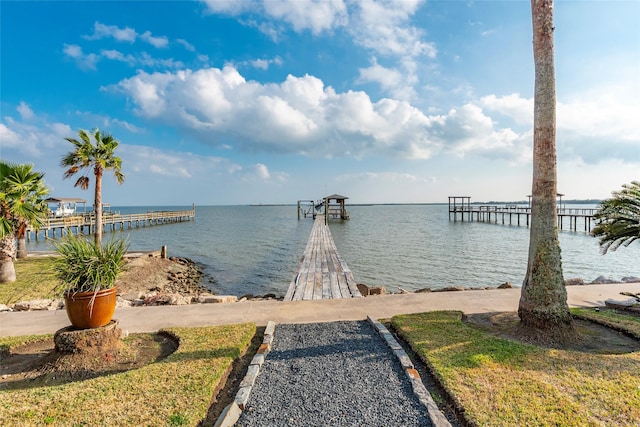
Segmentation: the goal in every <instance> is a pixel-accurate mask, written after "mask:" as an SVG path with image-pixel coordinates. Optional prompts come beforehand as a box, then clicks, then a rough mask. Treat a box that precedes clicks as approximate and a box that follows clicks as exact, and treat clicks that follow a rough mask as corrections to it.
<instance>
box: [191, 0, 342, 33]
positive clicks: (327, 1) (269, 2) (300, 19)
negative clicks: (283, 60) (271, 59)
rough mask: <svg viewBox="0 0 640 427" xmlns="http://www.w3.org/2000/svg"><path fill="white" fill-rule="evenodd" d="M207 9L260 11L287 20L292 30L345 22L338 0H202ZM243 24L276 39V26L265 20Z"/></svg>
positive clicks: (314, 30)
mask: <svg viewBox="0 0 640 427" xmlns="http://www.w3.org/2000/svg"><path fill="white" fill-rule="evenodd" d="M204 3H205V4H206V5H207V9H208V11H209V12H211V13H220V14H227V15H231V16H237V15H240V14H243V13H251V14H256V13H262V14H264V15H265V16H266V17H268V18H270V19H277V20H281V21H283V22H286V23H287V24H289V25H291V27H292V28H293V29H294V30H295V31H296V32H302V31H305V30H309V31H311V33H313V34H320V33H321V32H323V31H327V30H330V29H332V28H334V27H335V26H339V25H345V23H346V20H347V7H346V5H345V4H344V2H343V1H342V0H308V1H300V0H262V1H218V0H204ZM245 24H246V25H250V26H254V27H256V28H259V29H260V30H261V31H262V32H263V33H265V34H268V35H270V37H271V38H273V39H274V40H276V39H277V32H278V30H277V29H276V28H275V27H274V26H273V25H272V24H269V23H257V22H256V21H254V20H248V21H245Z"/></svg>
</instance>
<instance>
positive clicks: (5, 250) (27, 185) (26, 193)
mask: <svg viewBox="0 0 640 427" xmlns="http://www.w3.org/2000/svg"><path fill="white" fill-rule="evenodd" d="M48 192H49V191H48V189H47V187H46V186H45V183H44V174H43V173H40V172H34V171H33V165H30V164H20V165H17V164H13V163H8V162H5V161H1V160H0V283H8V282H13V281H15V280H16V270H15V266H14V264H13V260H14V259H15V258H16V256H17V255H22V256H18V257H19V258H23V257H26V244H25V234H26V229H27V227H28V226H35V227H38V226H40V225H41V224H42V223H43V221H44V220H45V219H46V217H47V213H48V211H49V208H48V206H47V204H46V202H45V201H44V197H45V196H46V195H47V193H48ZM16 238H18V249H17V250H16V244H15V242H16ZM20 242H22V243H20Z"/></svg>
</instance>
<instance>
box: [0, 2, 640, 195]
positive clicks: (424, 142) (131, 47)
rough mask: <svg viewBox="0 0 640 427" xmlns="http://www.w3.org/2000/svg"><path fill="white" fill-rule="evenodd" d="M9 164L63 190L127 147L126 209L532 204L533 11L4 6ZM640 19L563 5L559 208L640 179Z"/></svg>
mask: <svg viewBox="0 0 640 427" xmlns="http://www.w3.org/2000/svg"><path fill="white" fill-rule="evenodd" d="M0 19H1V30H0V31H1V34H0V37H1V40H0V43H1V45H0V48H1V50H0V61H1V62H0V144H1V148H0V150H1V151H0V155H1V157H2V159H4V160H9V161H12V162H17V163H25V162H29V163H33V164H34V165H35V168H36V169H37V170H40V171H43V172H45V174H46V175H45V178H46V181H47V183H48V185H49V186H50V187H51V194H52V195H54V196H58V197H84V198H86V199H87V200H89V201H92V200H93V196H92V192H91V191H87V192H83V191H81V190H79V189H76V188H73V183H74V180H63V179H62V174H63V169H62V168H61V167H60V165H59V163H60V159H61V158H62V156H63V155H64V154H66V153H67V152H68V151H69V150H70V148H71V144H69V143H68V142H67V141H65V139H64V138H65V137H75V136H77V131H78V129H86V130H91V129H93V128H96V127H97V128H99V129H100V130H101V131H103V132H108V133H111V134H113V135H114V136H115V137H116V138H117V139H118V140H119V141H120V142H121V145H120V147H119V148H118V155H119V156H120V157H121V158H122V160H123V172H124V173H125V175H126V180H125V183H124V184H123V185H121V186H118V185H117V184H116V183H115V180H114V179H112V175H111V174H108V175H106V178H105V183H104V192H103V199H104V201H105V202H108V203H111V204H112V205H190V204H191V203H196V204H197V205H226V204H254V203H265V204H266V203H295V202H296V201H297V200H299V199H303V200H306V199H317V198H320V197H322V196H324V195H327V194H332V193H339V194H343V195H346V196H348V197H350V202H352V203H385V202H388V203H391V202H392V203H422V202H446V201H447V196H449V195H465V196H471V198H472V200H476V201H481V200H523V199H526V195H527V194H530V192H531V174H532V173H531V152H532V121H533V112H532V111H533V85H534V72H533V54H532V45H531V40H532V35H531V32H532V31H531V12H530V3H529V2H528V1H419V0H406V1H405V0H399V1H398V0H395V1H380V2H374V1H361V0H353V1H352V0H338V1H302V0H282V1H281V0H270V1H252V0H246V1H215V0H210V1H135V2H134V1H105V2H99V1H92V2H83V1H69V2H64V1H42V2H36V1H6V0H2V1H0ZM639 23H640V2H638V1H636V0H633V1H604V0H602V1H556V5H555V27H556V32H555V53H556V87H557V96H558V105H557V111H558V112H557V117H558V122H557V129H558V135H557V147H558V178H559V187H558V189H559V191H560V192H562V193H564V194H565V195H566V196H565V197H566V198H571V199H575V198H605V197H608V196H609V195H610V193H611V191H613V190H617V189H619V188H620V186H621V185H622V184H623V183H628V182H630V181H631V180H634V179H635V180H637V179H640V24H639Z"/></svg>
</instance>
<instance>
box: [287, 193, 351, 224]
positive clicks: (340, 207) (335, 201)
mask: <svg viewBox="0 0 640 427" xmlns="http://www.w3.org/2000/svg"><path fill="white" fill-rule="evenodd" d="M347 199H348V197H346V196H341V195H340V194H332V195H331V196H326V197H324V198H322V199H320V200H318V201H316V202H314V201H313V200H298V219H300V218H301V217H304V218H307V217H311V218H313V219H316V216H318V215H323V217H324V220H325V223H326V222H327V221H329V220H330V219H342V220H345V219H349V212H347V209H346V206H345V202H346V200H347Z"/></svg>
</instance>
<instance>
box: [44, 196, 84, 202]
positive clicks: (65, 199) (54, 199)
mask: <svg viewBox="0 0 640 427" xmlns="http://www.w3.org/2000/svg"><path fill="white" fill-rule="evenodd" d="M44 201H45V202H47V203H87V201H86V200H85V199H79V198H77V197H49V198H48V199H45V200H44Z"/></svg>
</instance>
